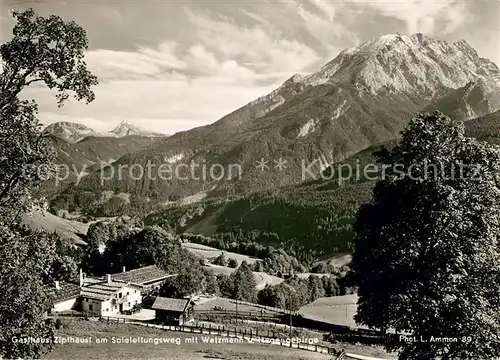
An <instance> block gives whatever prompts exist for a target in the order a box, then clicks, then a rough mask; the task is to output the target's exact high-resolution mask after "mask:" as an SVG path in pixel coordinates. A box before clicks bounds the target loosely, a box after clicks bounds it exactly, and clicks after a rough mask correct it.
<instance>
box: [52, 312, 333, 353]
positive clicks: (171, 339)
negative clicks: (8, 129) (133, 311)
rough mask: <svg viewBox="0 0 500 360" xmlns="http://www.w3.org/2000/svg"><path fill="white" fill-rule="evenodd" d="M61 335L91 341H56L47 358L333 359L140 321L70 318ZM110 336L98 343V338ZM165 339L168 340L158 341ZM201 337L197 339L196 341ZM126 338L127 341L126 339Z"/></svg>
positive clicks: (60, 332)
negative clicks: (125, 341) (235, 341)
mask: <svg viewBox="0 0 500 360" xmlns="http://www.w3.org/2000/svg"><path fill="white" fill-rule="evenodd" d="M56 335H57V336H60V337H62V338H63V339H68V340H72V341H74V340H75V339H76V338H80V339H87V340H88V341H89V343H84V344H75V343H71V344H65V345H59V344H57V345H55V348H54V350H53V351H52V352H51V353H49V354H47V355H46V356H45V357H43V359H88V360H92V359H98V360H104V359H169V360H207V359H212V360H267V359H273V360H274V359H276V360H279V359H291V360H292V359H293V360H313V359H318V360H322V359H324V360H327V359H330V360H331V355H330V356H328V355H326V354H320V353H314V352H308V351H304V350H297V349H289V348H286V347H281V346H277V345H265V344H256V343H249V342H248V341H243V342H241V343H206V342H205V343H204V342H203V340H204V339H205V341H206V340H208V339H212V341H217V339H220V340H221V341H225V340H226V339H227V338H224V337H220V338H219V337H216V336H209V335H204V336H202V335H200V334H194V335H191V334H188V333H177V332H171V331H163V330H160V329H155V328H147V327H143V326H139V325H130V324H116V323H111V324H109V323H106V322H100V321H85V320H67V321H65V326H64V328H61V329H60V330H58V331H57V334H56ZM141 337H142V340H141V343H135V344H133V343H128V344H125V343H118V340H122V339H123V340H126V339H129V340H130V339H140V338H141ZM100 339H103V340H106V342H104V343H98V340H100ZM155 339H156V341H159V340H161V339H165V340H167V342H164V343H161V344H158V345H155V344H153V343H150V344H149V343H146V342H149V341H151V342H153V341H155ZM193 340H197V342H193ZM122 342H123V341H122Z"/></svg>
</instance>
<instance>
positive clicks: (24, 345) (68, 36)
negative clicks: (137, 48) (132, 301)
mask: <svg viewBox="0 0 500 360" xmlns="http://www.w3.org/2000/svg"><path fill="white" fill-rule="evenodd" d="M13 15H14V18H15V19H16V21H17V23H16V25H15V26H14V29H13V37H12V39H11V40H10V41H8V42H6V43H4V44H2V45H1V46H0V56H1V60H2V61H1V65H0V66H1V68H0V169H1V170H2V171H1V173H0V259H1V264H0V294H2V296H1V297H0V358H38V357H40V356H41V355H42V354H43V353H44V352H46V351H48V350H49V349H50V346H51V344H50V340H51V337H52V331H53V329H52V326H51V325H50V324H49V323H47V322H46V321H45V320H44V319H43V311H44V310H45V305H46V303H45V301H46V295H45V291H44V287H43V280H44V279H46V278H49V279H50V277H51V276H54V274H55V273H57V272H54V271H53V270H54V269H53V259H52V258H51V251H48V250H47V249H45V248H44V247H43V246H38V245H39V244H38V240H41V237H42V236H43V235H40V234H37V233H35V234H33V233H30V232H26V231H25V230H24V229H22V228H19V227H18V226H17V225H16V224H17V223H19V215H20V213H21V212H23V211H27V210H29V209H31V208H32V207H33V205H34V204H36V201H35V200H37V199H36V197H35V196H33V194H34V193H33V190H34V188H35V187H36V185H37V184H39V183H40V182H41V181H42V180H44V179H45V176H47V175H48V174H50V173H51V169H53V167H52V164H51V160H52V158H53V157H52V151H51V149H50V147H49V145H48V143H47V142H46V141H44V140H45V139H44V137H43V135H41V132H40V130H41V128H40V124H39V121H38V119H37V118H36V113H37V104H36V102H35V101H34V100H21V98H20V94H21V93H22V91H23V90H24V89H25V88H26V87H28V86H30V85H31V84H34V83H39V84H40V85H43V84H45V85H46V86H47V87H48V88H49V89H53V90H56V91H57V95H56V97H57V100H58V102H59V105H62V104H63V102H64V100H66V99H67V98H68V96H69V95H70V94H73V95H74V96H75V97H76V99H77V100H83V99H85V100H87V101H88V102H90V101H92V100H93V99H94V93H93V92H92V90H91V87H92V86H93V85H96V84H97V79H96V77H95V76H93V75H92V74H91V73H90V72H89V70H88V69H87V67H86V64H85V62H84V61H83V57H84V51H85V49H87V37H86V34H85V30H83V29H82V28H81V27H80V26H78V25H77V24H75V23H74V22H65V21H63V20H62V19H61V18H60V17H58V16H50V17H48V18H44V17H40V16H37V15H36V14H35V12H34V11H33V10H31V9H30V10H26V11H22V12H17V11H16V12H14V13H13ZM46 250H47V251H46ZM56 276H58V275H56ZM20 338H33V339H45V340H46V342H39V343H34V342H33V341H31V342H30V341H27V342H23V341H15V340H16V339H20ZM28 340H29V339H28Z"/></svg>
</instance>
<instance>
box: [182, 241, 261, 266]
mask: <svg viewBox="0 0 500 360" xmlns="http://www.w3.org/2000/svg"><path fill="white" fill-rule="evenodd" d="M182 246H184V247H185V248H186V249H188V250H189V251H191V252H192V253H194V254H195V255H198V256H200V257H202V258H204V259H210V258H215V257H217V256H219V255H220V254H222V253H224V255H225V256H226V259H234V260H236V261H237V262H238V264H241V263H242V262H243V261H246V262H247V263H249V264H253V263H254V262H256V261H262V260H261V259H258V258H255V257H250V256H247V255H241V254H238V253H233V252H229V251H224V250H219V249H216V248H213V247H210V246H206V245H201V244H195V243H190V242H185V243H182Z"/></svg>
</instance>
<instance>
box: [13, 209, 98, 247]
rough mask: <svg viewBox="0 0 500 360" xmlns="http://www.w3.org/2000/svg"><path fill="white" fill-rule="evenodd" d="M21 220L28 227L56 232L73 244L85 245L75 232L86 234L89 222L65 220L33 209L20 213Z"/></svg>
mask: <svg viewBox="0 0 500 360" xmlns="http://www.w3.org/2000/svg"><path fill="white" fill-rule="evenodd" d="M22 222H23V224H24V225H26V226H28V227H29V228H30V229H38V230H45V231H47V232H49V233H57V234H59V235H60V236H61V237H62V238H63V239H67V240H68V241H70V242H71V243H72V244H75V245H86V244H87V243H86V242H85V241H83V240H82V238H81V237H80V236H78V235H77V234H86V233H87V230H88V228H89V225H90V223H87V224H84V223H81V222H78V221H74V220H67V219H63V218H61V217H58V216H56V215H53V214H51V213H49V212H48V211H45V212H42V211H33V212H32V213H29V214H24V215H22Z"/></svg>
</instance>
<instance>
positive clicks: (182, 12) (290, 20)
mask: <svg viewBox="0 0 500 360" xmlns="http://www.w3.org/2000/svg"><path fill="white" fill-rule="evenodd" d="M118 5H119V6H118ZM101 6H102V7H103V9H104V7H105V8H106V9H104V10H106V11H105V12H102V16H101V15H99V16H94V14H95V12H96V11H97V9H98V8H99V7H101ZM472 6H475V4H468V3H465V2H459V1H454V0H441V1H434V0H432V1H431V0H425V1H424V0H420V1H419V0H392V1H390V2H389V1H387V0H372V1H370V2H366V1H362V2H361V1H360V0H346V1H344V2H338V1H322V0H295V1H294V0H278V1H277V0H268V1H264V0H263V1H258V2H243V3H238V4H235V3H227V2H224V3H217V2H196V3H189V4H182V3H179V2H177V3H169V4H166V3H165V2H163V3H158V2H151V3H150V2H149V1H146V0H145V1H144V2H141V3H140V4H139V3H137V2H128V3H123V4H121V3H120V4H117V3H116V4H113V3H106V4H100V3H99V4H98V3H93V5H92V6H89V5H85V6H84V5H82V3H81V2H75V3H72V4H68V5H66V6H65V7H63V8H64V9H65V11H66V12H67V13H68V14H70V13H71V16H75V21H77V22H78V23H80V24H81V25H82V26H84V27H85V28H86V29H88V31H89V37H91V38H92V39H93V41H91V44H93V46H96V47H99V48H92V50H91V51H89V52H87V54H86V61H87V63H88V64H89V68H90V69H91V70H92V72H94V73H95V74H96V75H97V76H98V77H99V79H100V85H99V86H98V87H97V88H96V89H95V92H96V100H95V101H94V102H93V103H92V104H90V105H88V106H87V105H85V104H81V103H77V102H75V101H70V102H69V103H68V104H67V105H66V106H65V107H63V108H62V109H57V107H56V101H55V100H54V99H53V94H51V92H50V91H48V90H41V89H39V88H31V89H28V90H27V91H26V92H25V96H26V97H30V98H35V99H36V100H37V102H38V103H39V104H40V118H41V119H42V120H43V121H44V122H46V123H50V122H54V121H61V120H64V121H76V122H82V123H84V124H87V125H90V126H92V127H95V128H96V130H98V131H106V130H109V129H111V128H113V127H114V126H115V125H116V124H117V123H118V122H120V121H122V120H128V121H130V122H132V123H135V124H137V125H139V126H143V127H145V128H147V129H149V130H152V131H161V132H166V133H174V132H177V131H181V130H186V129H189V128H192V127H194V126H200V125H206V124H208V123H211V122H214V121H216V120H218V119H219V118H221V117H222V116H224V115H226V114H227V113H229V112H232V111H234V110H235V109H236V108H238V107H240V106H242V105H245V104H246V103H248V102H250V101H252V100H254V99H255V98H257V97H260V96H262V95H265V94H267V93H269V92H270V91H272V90H273V89H275V88H276V87H278V86H279V85H280V84H281V83H282V82H283V81H285V80H286V79H287V78H289V77H290V76H292V75H293V74H294V73H307V72H310V71H314V70H316V69H317V68H319V67H320V66H321V65H323V64H324V63H326V62H328V61H330V60H332V59H333V58H334V57H335V56H336V55H337V54H338V53H339V52H340V51H341V50H342V49H344V48H346V47H351V46H355V45H358V44H359V43H361V42H362V41H366V40H369V38H371V37H375V36H378V35H379V34H378V33H376V32H378V31H381V32H382V31H383V32H384V33H386V32H398V31H399V32H401V31H405V32H408V33H414V32H424V33H426V34H428V35H434V36H437V35H439V36H441V35H445V34H449V36H450V38H453V37H456V36H457V34H462V33H463V32H465V31H467V29H469V30H470V29H471V27H467V25H470V24H471V23H472V22H474V21H477V18H478V16H482V15H478V14H479V13H478V11H477V10H476V12H472V13H471V10H473V9H475V8H473V7H472ZM47 7H49V8H50V9H49V10H50V11H53V12H54V11H56V10H55V9H57V11H59V10H58V9H59V7H56V6H55V5H54V7H50V4H48V3H47V4H44V7H43V8H44V9H45V8H47ZM75 9H76V10H75ZM78 9H80V10H78ZM160 9H164V10H165V11H160ZM49 10H46V11H49ZM70 10H71V11H70ZM167 10H168V11H167ZM490 13H491V11H489V12H488V14H490ZM69 19H73V18H72V17H70V18H69ZM86 19H87V20H86ZM85 21H88V22H87V23H85ZM491 21H492V20H491V19H490V21H489V22H486V23H485V24H484V27H485V28H488V27H491ZM381 22H382V25H379V24H380V23H381ZM478 25H479V23H477V24H475V26H474V27H473V28H472V29H476V28H477V27H478ZM495 26H498V24H495ZM483 33H484V32H483V31H482V30H481V31H479V30H478V34H477V35H474V36H475V37H474V39H476V40H475V42H476V43H478V44H482V45H483V48H484V51H490V53H492V52H493V50H491V49H493V47H492V46H491V45H490V44H489V43H488V41H490V42H492V41H493V40H492V38H493V37H492V36H489V38H488V39H487V40H484V39H483V38H482V37H481V36H482V35H483ZM90 35H91V36H90ZM456 40H458V39H456ZM471 43H472V44H473V45H474V46H476V45H475V44H474V42H471ZM96 44H97V45H96ZM497 49H498V47H497Z"/></svg>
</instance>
